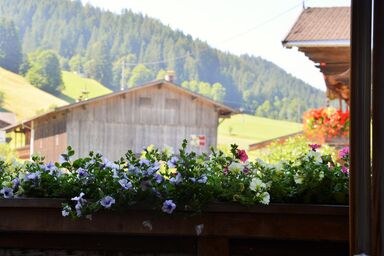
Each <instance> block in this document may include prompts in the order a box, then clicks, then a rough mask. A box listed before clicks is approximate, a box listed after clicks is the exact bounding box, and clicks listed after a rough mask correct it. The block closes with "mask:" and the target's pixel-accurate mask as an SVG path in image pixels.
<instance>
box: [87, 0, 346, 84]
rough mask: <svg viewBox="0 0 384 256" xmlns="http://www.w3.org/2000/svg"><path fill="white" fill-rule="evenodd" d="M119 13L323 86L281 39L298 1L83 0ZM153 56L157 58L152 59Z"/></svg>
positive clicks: (321, 2)
mask: <svg viewBox="0 0 384 256" xmlns="http://www.w3.org/2000/svg"><path fill="white" fill-rule="evenodd" d="M83 2H84V3H87V2H89V3H91V4H92V5H95V6H99V7H101V8H103V9H108V10H111V11H113V12H117V13H120V10H121V9H122V8H127V9H132V10H133V11H134V12H141V13H143V14H146V15H148V16H150V17H153V18H157V19H159V20H160V21H161V22H162V23H164V24H166V25H169V26H170V27H171V28H174V29H179V30H182V31H183V32H185V33H187V34H190V35H192V36H193V37H194V38H199V39H201V40H203V41H206V42H207V43H208V44H210V45H211V46H213V47H216V48H218V49H220V50H224V51H228V52H231V53H234V54H237V55H239V54H244V53H248V54H251V55H254V56H261V57H263V58H265V59H267V60H269V61H272V62H274V63H276V64H277V65H279V66H280V67H282V68H283V69H285V70H286V71H287V72H289V73H291V74H292V75H294V76H296V77H298V78H301V79H303V80H304V81H306V82H307V83H309V84H311V85H313V86H315V87H317V88H320V89H322V90H325V83H324V80H323V76H322V74H321V73H320V71H319V70H318V69H317V68H315V66H314V64H313V62H311V61H310V60H308V59H307V58H306V57H305V56H304V54H302V53H300V52H298V51H297V50H296V49H286V48H283V46H282V44H281V41H282V39H283V38H284V37H285V36H286V34H287V33H288V31H289V29H290V28H291V27H292V25H293V24H294V22H295V21H296V19H297V17H298V16H299V14H300V13H301V11H302V8H303V1H302V0H188V1H187V0H161V1H160V0H83ZM349 5H350V0H307V1H305V6H306V7H320V6H321V7H323V6H349ZM154 61H156V60H154Z"/></svg>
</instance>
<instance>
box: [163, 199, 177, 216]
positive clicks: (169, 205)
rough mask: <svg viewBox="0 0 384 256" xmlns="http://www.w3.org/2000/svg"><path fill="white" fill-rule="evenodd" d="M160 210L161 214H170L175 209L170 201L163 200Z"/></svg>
mask: <svg viewBox="0 0 384 256" xmlns="http://www.w3.org/2000/svg"><path fill="white" fill-rule="evenodd" d="M161 209H162V210H163V212H165V213H168V214H171V213H172V212H173V211H174V210H175V209H176V204H175V203H174V202H173V201H172V200H165V201H164V203H163V207H162V208H161Z"/></svg>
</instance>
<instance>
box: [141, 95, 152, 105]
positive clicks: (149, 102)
mask: <svg viewBox="0 0 384 256" xmlns="http://www.w3.org/2000/svg"><path fill="white" fill-rule="evenodd" d="M139 106H140V107H152V99H151V98H149V97H140V99H139Z"/></svg>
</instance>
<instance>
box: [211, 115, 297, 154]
mask: <svg viewBox="0 0 384 256" xmlns="http://www.w3.org/2000/svg"><path fill="white" fill-rule="evenodd" d="M229 127H232V132H231V134H230V132H229V130H230V128H229ZM301 130H302V124H299V123H293V122H287V121H280V120H273V119H268V118H262V117H257V116H251V115H246V114H239V115H234V116H232V117H231V118H229V119H225V120H224V121H223V122H222V123H221V124H220V125H219V131H218V145H219V146H220V145H227V146H228V145H230V144H233V143H236V144H237V145H239V147H240V148H243V149H248V146H249V144H252V143H256V142H260V141H264V140H269V139H273V138H276V137H280V136H283V135H286V134H290V133H294V132H298V131H301Z"/></svg>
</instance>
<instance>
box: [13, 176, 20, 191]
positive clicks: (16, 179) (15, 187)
mask: <svg viewBox="0 0 384 256" xmlns="http://www.w3.org/2000/svg"><path fill="white" fill-rule="evenodd" d="M12 184H13V185H12V188H13V189H17V188H18V187H19V185H20V180H19V178H14V179H13V180H12Z"/></svg>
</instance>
